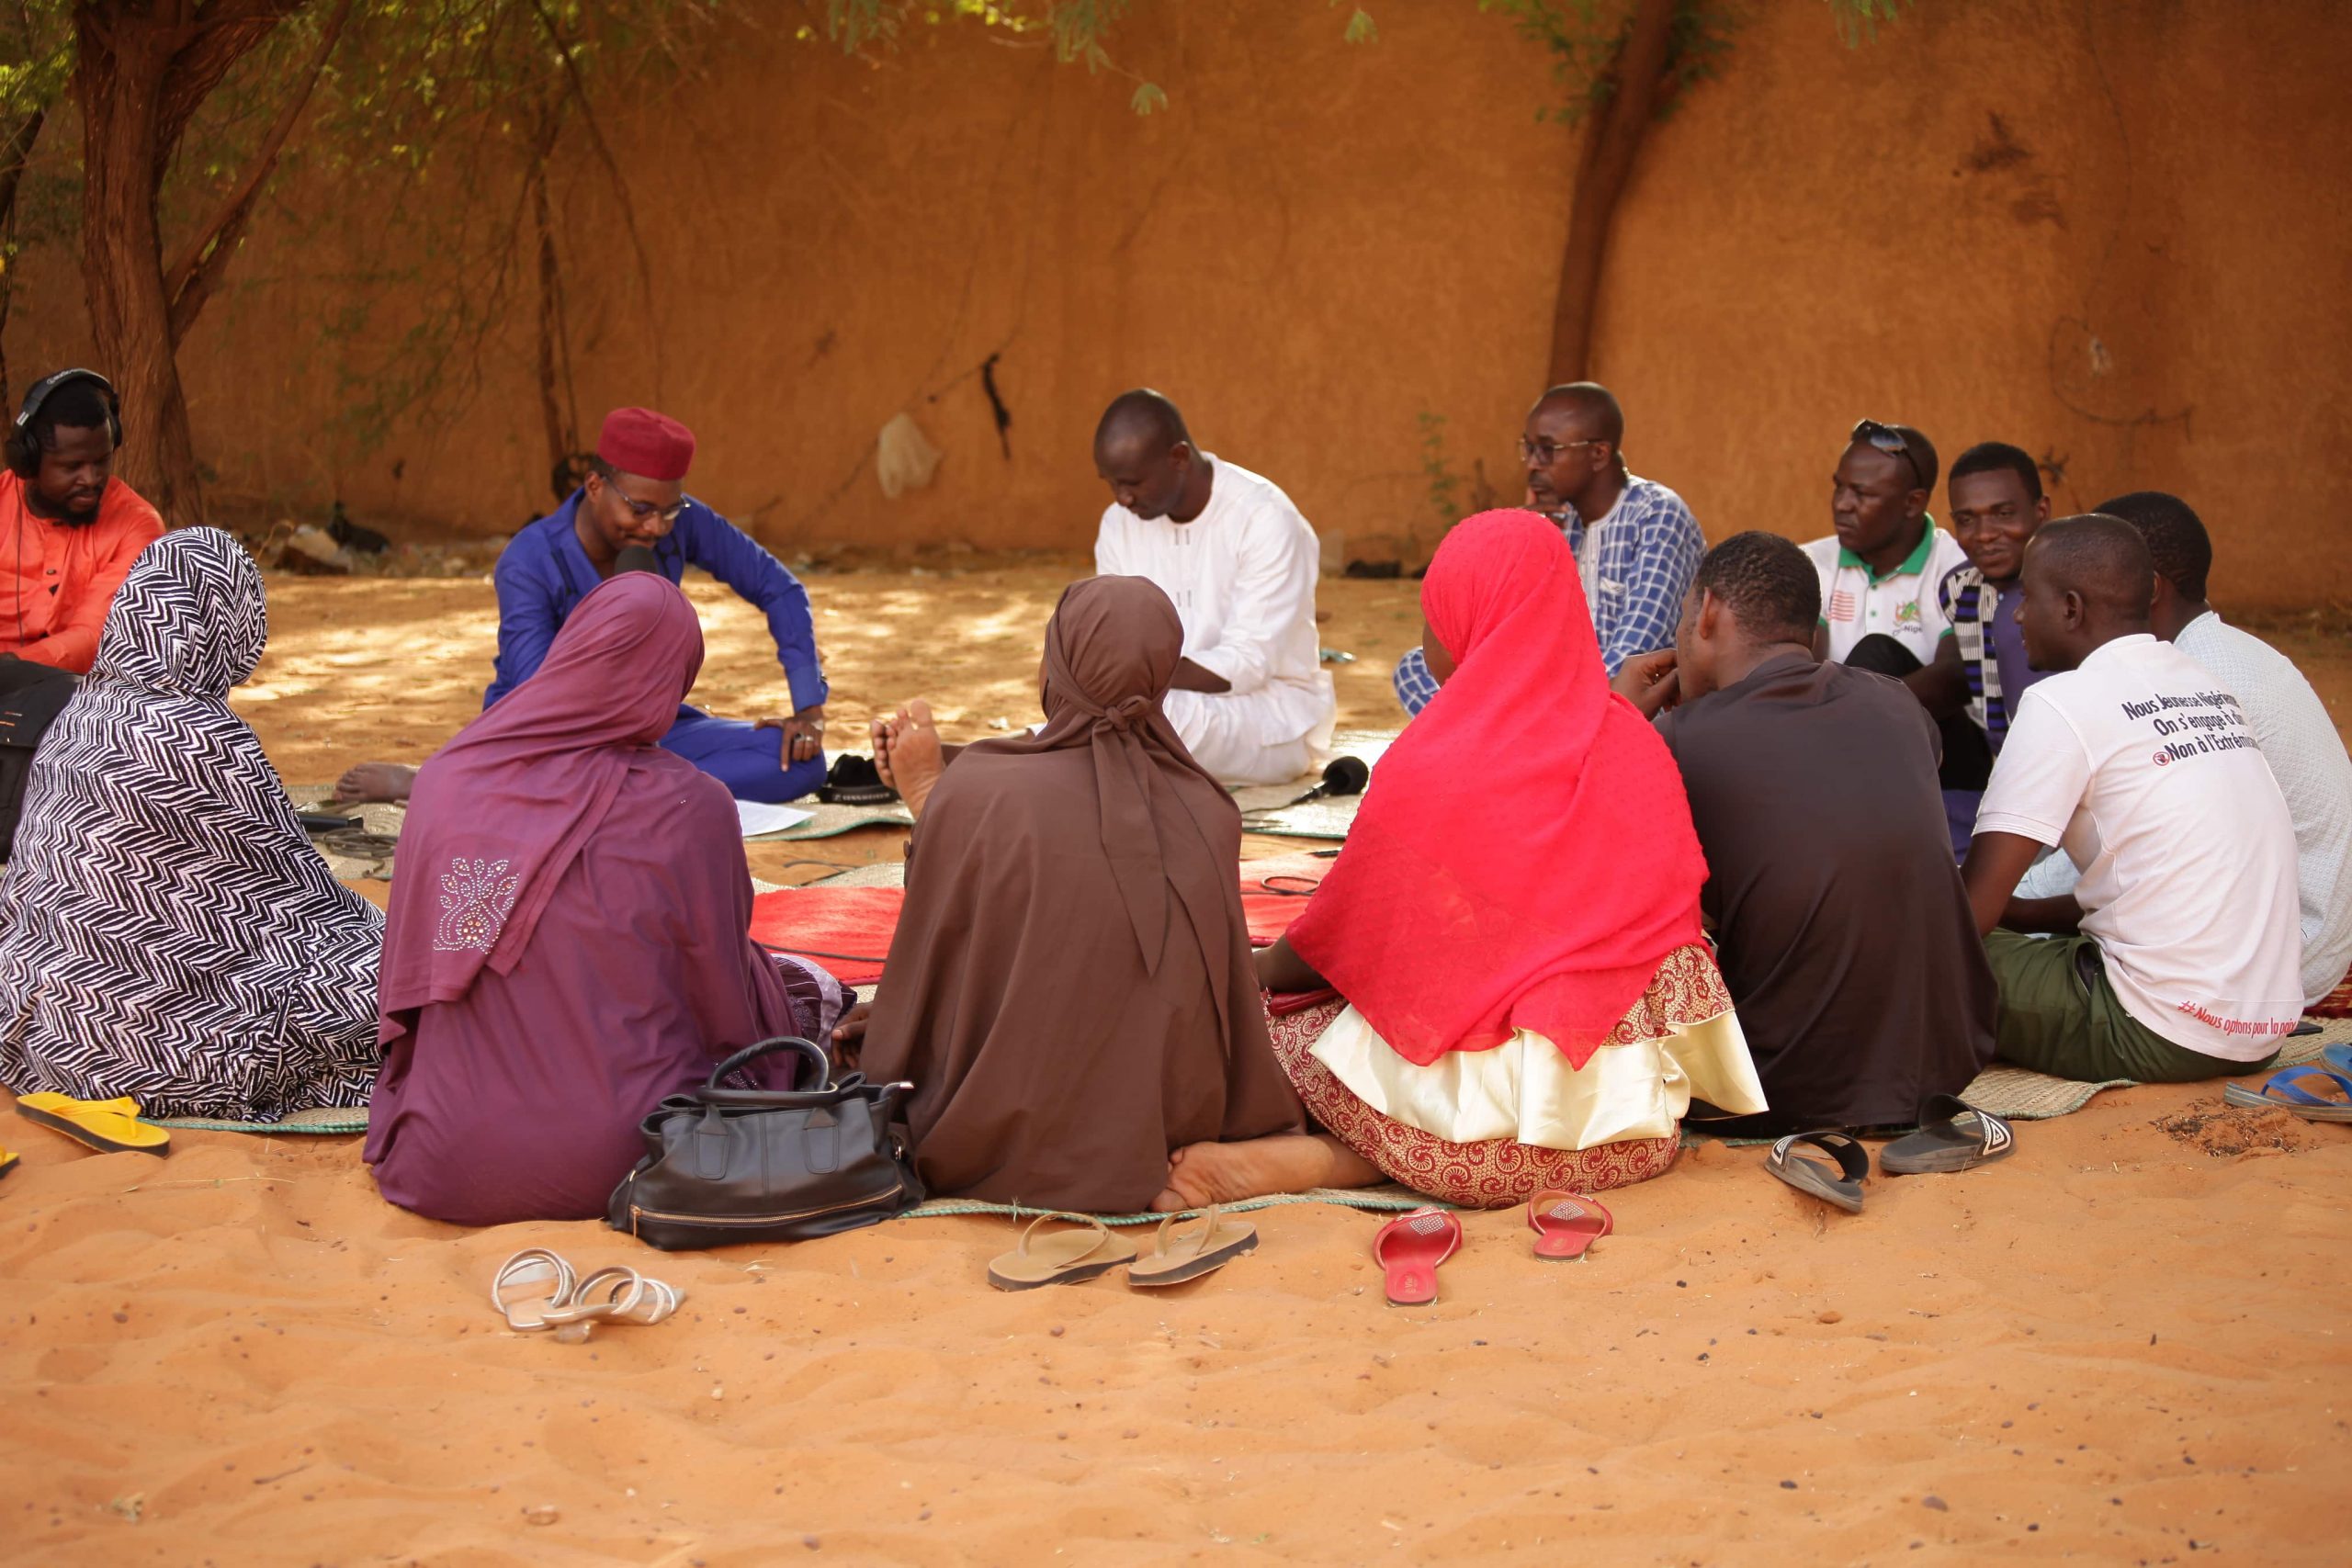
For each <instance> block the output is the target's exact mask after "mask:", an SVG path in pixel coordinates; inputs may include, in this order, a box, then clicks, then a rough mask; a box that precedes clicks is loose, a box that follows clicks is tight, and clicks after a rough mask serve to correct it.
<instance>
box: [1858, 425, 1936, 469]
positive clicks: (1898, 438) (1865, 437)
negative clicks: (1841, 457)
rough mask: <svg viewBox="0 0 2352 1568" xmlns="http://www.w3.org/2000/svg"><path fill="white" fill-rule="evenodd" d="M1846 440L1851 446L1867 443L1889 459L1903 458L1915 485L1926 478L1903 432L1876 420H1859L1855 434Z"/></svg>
mask: <svg viewBox="0 0 2352 1568" xmlns="http://www.w3.org/2000/svg"><path fill="white" fill-rule="evenodd" d="M1846 439H1847V441H1848V443H1849V444H1851V443H1853V442H1856V441H1867V442H1869V443H1870V444H1871V446H1874V447H1876V448H1877V449H1878V450H1880V451H1882V452H1883V453H1885V454H1886V455H1887V456H1888V457H1900V458H1902V459H1903V461H1904V462H1905V465H1907V466H1908V467H1909V468H1910V469H1911V482H1912V483H1913V484H1919V483H1921V482H1922V480H1923V479H1924V478H1925V476H1923V475H1922V474H1921V473H1920V472H1919V459H1918V458H1917V457H1913V456H1912V455H1911V443H1910V442H1908V441H1906V440H1905V439H1904V438H1903V432H1901V431H1899V430H1897V429H1895V428H1894V426H1893V425H1891V424H1881V423H1879V422H1878V421H1876V420H1874V419H1865V420H1858V421H1856V422H1855V424H1854V434H1851V435H1849V436H1848V437H1847V438H1846Z"/></svg>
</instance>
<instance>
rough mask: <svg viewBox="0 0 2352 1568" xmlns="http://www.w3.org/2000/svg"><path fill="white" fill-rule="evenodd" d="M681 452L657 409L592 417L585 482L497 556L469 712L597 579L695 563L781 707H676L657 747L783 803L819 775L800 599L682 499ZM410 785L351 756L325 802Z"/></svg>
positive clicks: (540, 648)
mask: <svg viewBox="0 0 2352 1568" xmlns="http://www.w3.org/2000/svg"><path fill="white" fill-rule="evenodd" d="M694 454H695V438H694V433H693V432H692V431H689V430H688V429H687V428H686V427H685V426H684V425H683V424H681V423H678V422H677V421H676V420H674V419H671V418H669V417H668V416H667V415H664V414H660V413H656V412H653V411H652V410H650V409H634V408H630V409H615V410H614V411H613V412H611V413H610V414H608V415H606V416H605V428H604V433H603V434H602V436H601V437H600V438H599V440H598V441H597V444H596V456H595V457H594V460H593V461H592V462H591V464H590V466H589V473H588V477H587V479H586V480H585V481H584V482H583V483H582V485H581V487H580V489H578V490H577V491H573V492H572V494H571V499H570V500H568V501H566V502H564V503H563V504H562V505H561V506H559V507H557V508H556V509H555V511H554V512H553V513H549V514H548V516H545V517H542V518H540V519H539V520H538V521H537V522H535V523H533V524H531V525H529V526H527V527H526V528H525V529H524V530H523V531H522V532H521V533H519V534H517V535H515V537H514V539H513V540H512V541H511V542H510V543H509V544H508V545H507V547H506V550H505V553H504V554H503V555H501V556H500V557H499V558H498V569H497V571H496V573H495V579H496V581H497V584H498V664H497V668H496V670H495V671H494V672H493V674H492V680H491V682H490V690H489V691H488V692H486V693H484V694H483V696H482V706H484V707H485V708H487V707H489V706H491V705H492V704H494V703H496V702H497V701H498V700H499V698H501V697H503V696H504V695H505V694H507V693H509V692H511V691H513V690H514V689H515V687H516V686H518V685H520V684H521V683H522V682H524V681H526V680H527V679H529V677H530V675H531V673H532V672H533V671H536V670H537V669H538V667H539V664H540V661H541V660H545V659H546V658H547V654H548V645H549V644H551V643H553V642H554V641H555V634H556V632H557V631H558V629H560V627H561V626H562V625H563V623H564V620H565V619H566V617H568V616H569V615H571V611H572V608H573V606H575V605H577V604H579V603H580V601H581V600H582V598H584V597H586V595H587V594H588V592H589V591H590V590H591V589H593V588H594V587H595V586H596V584H598V583H599V582H602V581H605V579H606V578H608V577H611V576H612V575H613V574H614V573H615V572H616V571H624V570H652V571H658V572H660V573H661V574H662V576H663V577H666V578H668V579H669V580H670V581H673V582H676V581H680V580H681V579H683V578H684V576H685V570H686V568H687V567H688V566H689V565H693V566H698V567H701V568H702V569H703V570H706V571H707V572H709V573H710V574H711V575H712V576H713V577H716V578H718V580H719V581H721V582H724V583H725V584H727V586H728V587H729V588H732V589H733V590H734V591H735V592H737V593H739V594H741V596H742V597H743V598H744V599H745V600H746V601H747V602H749V603H750V604H753V605H756V606H757V607H758V608H759V609H760V611H761V612H762V613H763V615H766V616H767V620H768V630H769V631H770V633H772V634H773V635H774V636H775V649H776V660H777V662H779V663H780V664H782V665H783V666H784V673H785V679H786V681H787V682H790V685H791V688H792V712H791V713H790V715H788V716H785V717H782V718H766V719H761V720H759V721H758V722H756V723H752V724H746V723H744V722H742V721H741V720H738V719H727V718H717V717H713V716H711V715H709V714H707V713H704V712H703V711H702V710H701V709H699V708H695V707H687V706H681V707H680V708H679V709H678V718H677V722H676V723H675V724H673V726H671V728H670V732H669V734H667V735H665V736H663V737H662V747H663V748H664V749H665V750H670V751H673V752H675V753H677V754H678V755H679V756H681V757H684V759H686V761H690V762H692V763H694V765H695V767H697V768H700V769H701V770H702V771H703V772H704V773H708V774H710V775H711V776H712V777H714V778H716V779H718V782H719V783H721V784H725V785H726V786H727V787H728V789H729V790H730V791H731V792H733V794H734V795H735V797H736V798H737V799H739V800H757V801H784V800H792V799H795V798H797V797H798V796H800V795H807V794H809V792H810V791H812V790H814V789H815V788H816V787H817V786H818V785H819V784H822V783H823V782H824V779H825V759H824V738H825V697H826V693H827V687H826V684H825V671H824V666H823V665H822V663H821V662H820V660H819V659H818V657H817V633H816V626H815V623H814V621H813V620H812V618H811V617H810V615H809V592H808V590H807V589H805V588H803V587H801V585H800V582H799V581H798V580H797V579H796V578H795V577H794V576H793V575H792V573H791V572H789V571H787V570H785V567H784V564H783V563H782V562H781V561H779V560H777V559H776V558H775V557H774V556H772V555H770V554H769V553H768V552H767V551H766V550H765V549H763V548H762V547H761V546H760V544H759V542H758V541H757V540H755V539H753V538H752V536H750V535H748V534H746V533H744V532H743V531H742V530H741V528H738V527H736V526H735V525H733V524H731V523H729V522H728V521H727V519H726V518H724V517H721V516H720V515H719V514H718V513H716V512H713V511H712V510H711V509H710V508H709V507H707V506H706V505H704V504H703V503H702V502H699V501H696V500H695V499H694V498H693V497H691V496H689V495H687V494H686V493H685V491H684V479H685V477H686V469H687V468H688V467H689V466H690V465H691V464H692V463H693V461H694ZM415 777H416V770H415V769H413V768H408V767H402V766H399V765H397V764H394V763H389V762H363V763H361V764H360V765H359V766H357V767H355V768H353V769H352V770H351V771H350V772H349V773H345V774H344V776H343V778H342V780H341V782H339V783H338V784H336V786H335V799H336V800H337V801H338V802H345V803H348V802H356V801H367V800H405V799H406V798H407V797H408V792H409V785H410V784H411V783H412V782H413V780H414V779H415Z"/></svg>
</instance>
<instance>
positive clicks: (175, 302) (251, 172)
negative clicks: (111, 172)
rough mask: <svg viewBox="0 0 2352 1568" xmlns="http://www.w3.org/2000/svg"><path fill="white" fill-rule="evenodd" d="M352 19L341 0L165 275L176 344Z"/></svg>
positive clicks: (346, 0)
mask: <svg viewBox="0 0 2352 1568" xmlns="http://www.w3.org/2000/svg"><path fill="white" fill-rule="evenodd" d="M350 15H351V0H337V4H336V6H335V8H334V15H332V16H330V17H328V18H327V20H326V26H324V27H323V28H320V30H319V42H318V47H317V48H315V49H313V50H312V51H311V59H310V62H309V63H308V64H307V65H305V66H304V67H303V70H302V75H301V79H300V83H299V84H298V85H296V87H295V89H294V92H293V94H292V96H289V97H288V99H287V100H286V106H285V107H283V108H281V109H279V110H278V112H277V121H276V123H274V124H273V125H271V126H270V128H269V133H268V134H267V135H266V136H264V137H263V138H262V141H261V146H260V147H259V148H258V149H257V150H255V152H254V156H253V160H252V162H251V163H249V164H247V165H246V167H245V172H244V174H243V175H242V176H241V177H240V178H239V179H238V181H237V183H236V184H235V185H234V186H232V187H231V188H230V191H229V195H228V197H227V198H226V199H225V200H223V201H222V202H221V204H220V209H219V210H218V211H216V212H214V213H213V215H212V217H211V218H210V219H209V220H208V221H207V222H205V223H204V224H203V225H202V226H201V227H199V228H198V230H197V231H196V233H195V234H194V236H193V237H191V238H190V240H189V241H188V244H187V249H186V250H184V251H182V252H181V253H180V257H179V259H178V260H177V261H175V262H174V263H173V264H172V265H171V266H170V267H169V268H167V269H166V270H165V271H164V299H165V300H166V301H168V302H169V303H170V306H171V311H172V344H173V346H174V347H177V346H178V345H179V344H180V343H181V341H182V340H183V339H185V338H186V337H187V332H188V329H189V328H190V327H192V326H194V325H195V324H196V318H197V317H198V314H200V313H201V312H202V311H203V310H204V302H205V301H206V300H207V299H210V298H211V297H212V293H213V290H214V289H216V288H219V287H220V274H221V272H222V270H223V269H224V268H226V267H227V265H228V264H229V258H230V256H231V255H232V254H234V253H235V251H236V248H237V241H238V240H239V239H240V238H241V237H242V236H243V233H244V229H245V224H246V223H247V222H248V221H249V220H251V219H252V217H253V210H254V201H255V200H256V199H258V198H259V197H260V196H261V189H262V186H264V185H266V184H267V183H268V181H269V176H270V174H271V172H272V171H274V170H275V169H276V168H277V158H278V154H279V153H280V152H284V151H285V149H286V139H287V138H288V137H289V136H291V135H292V134H293V133H294V124H295V121H297V120H298V119H300V118H301V115H302V108H303V106H304V105H306V104H308V103H309V102H310V101H311V92H312V91H313V90H314V89H315V88H316V87H317V86H318V85H319V77H320V75H321V74H322V73H323V72H324V71H325V70H326V63H327V56H329V55H330V54H333V53H334V46H335V43H336V41H337V40H338V39H341V38H342V36H343V24H344V22H345V19H346V18H348V17H350Z"/></svg>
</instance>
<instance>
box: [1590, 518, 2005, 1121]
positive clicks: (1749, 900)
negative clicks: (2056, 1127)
mask: <svg viewBox="0 0 2352 1568" xmlns="http://www.w3.org/2000/svg"><path fill="white" fill-rule="evenodd" d="M1820 615H1821V586H1820V579H1819V574H1818V573H1817V572H1816V571H1815V569H1814V567H1813V564H1812V562H1810V561H1809V560H1807V559H1806V558H1805V556H1804V552H1803V551H1802V550H1800V549H1798V547H1796V546H1794V545H1792V544H1791V543H1789V542H1788V541H1787V540H1785V539H1782V538H1780V537H1778V536H1773V535H1770V534H1755V533H1750V534H1740V535H1737V536H1734V537H1732V538H1729V539H1726V540H1724V542H1723V543H1722V544H1720V545H1717V546H1716V547H1714V548H1713V549H1712V550H1710V551H1708V552H1707V556H1706V558H1705V559H1704V560H1703V561H1702V562H1701V563H1700V567H1699V576H1698V580H1697V581H1696V582H1695V583H1694V584H1693V585H1692V587H1691V592H1690V594H1689V596H1688V597H1687V598H1686V599H1685V601H1684V603H1683V609H1682V624H1681V626H1680V628H1679V631H1678V632H1677V633H1676V636H1675V646H1674V648H1673V649H1668V650H1664V651H1662V652H1659V653H1656V654H1650V655H1647V656H1645V658H1642V659H1637V660H1629V661H1628V662H1627V663H1626V665H1625V668H1624V670H1623V672H1622V673H1621V674H1620V675H1619V677H1618V682H1617V689H1618V690H1619V692H1620V693H1621V694H1623V695H1625V696H1627V697H1628V698H1630V699H1631V700H1632V701H1633V702H1634V704H1635V705H1636V706H1638V707H1640V708H1642V709H1643V711H1644V712H1645V713H1650V714H1655V715H1657V728H1658V733H1659V734H1660V735H1661V736H1662V737H1664V739H1665V740H1666V743H1667V747H1668V750H1671V751H1672V752H1673V753H1674V760H1675V761H1676V763H1677V764H1678V765H1679V767H1680V768H1681V770H1682V782H1683V787H1684V788H1685V789H1686V790H1687V791H1688V792H1689V794H1690V797H1691V820H1692V821H1693V823H1695V824H1696V826H1697V828H1698V830H1699V844H1700V847H1701V849H1702V850H1703V851H1704V852H1705V853H1706V857H1707V868H1708V877H1707V884H1706V886H1705V888H1704V889H1703V890H1702V893H1701V895H1700V902H1701V907H1702V909H1703V911H1704V913H1705V915H1706V917H1707V920H1708V922H1709V924H1710V925H1711V926H1712V928H1713V931H1714V936H1715V942H1716V944H1717V948H1718V950H1719V951H1718V954H1717V957H1718V961H1719V962H1720V963H1721V964H1722V966H1723V972H1724V980H1725V981H1726V982H1727V983H1728V984H1729V986H1730V987H1731V994H1732V999H1733V1000H1734V1001H1735V1002H1736V1004H1737V1005H1738V1009H1739V1021H1740V1026H1741V1028H1742V1030H1743V1031H1744V1032H1746V1034H1747V1043H1748V1048H1749V1050H1750V1051H1751V1052H1752V1053H1753V1054H1754V1055H1755V1058H1756V1066H1757V1072H1758V1077H1760V1078H1761V1079H1762V1080H1763V1084H1764V1093H1765V1098H1766V1099H1767V1100H1769V1101H1770V1104H1771V1109H1770V1111H1765V1112H1762V1113H1760V1114H1758V1115H1755V1116H1744V1117H1739V1118H1736V1119H1720V1120H1708V1119H1707V1118H1708V1114H1709V1112H1708V1109H1707V1108H1706V1107H1705V1106H1703V1105H1693V1106H1692V1107H1691V1119H1690V1123H1689V1124H1690V1125H1691V1126H1692V1127H1695V1128H1699V1129H1701V1130H1703V1131H1708V1132H1714V1133H1719V1134H1723V1135H1724V1136H1739V1137H1760V1136H1778V1135H1779V1134H1783V1133H1791V1132H1801V1131H1806V1130H1812V1129H1818V1128H1825V1127H1843V1128H1849V1129H1851V1128H1856V1127H1873V1126H1894V1125H1908V1124H1910V1123H1911V1122H1915V1121H1917V1117H1918V1112H1919V1108H1920V1105H1921V1104H1922V1102H1924V1101H1925V1100H1928V1098H1929V1097H1931V1096H1933V1095H1938V1094H1957V1093H1958V1092H1960V1090H1961V1089H1964V1088H1966V1087H1967V1085H1968V1082H1969V1080H1970V1079H1972V1078H1973V1077H1975V1076H1976V1074H1977V1072H1978V1071H1979V1070H1980V1069H1981V1068H1983V1067H1984V1066H1985V1064H1986V1063H1988V1062H1990V1061H1991V1060H1992V1059H1993V1021H1994V1015H1995V1009H1996V1002H1997V996H1996V991H1995V988H1994V983H1993V976H1992V971H1991V970H1990V969H1989V968H1988V967H1987V966H1986V964H1985V949H1984V945H1983V944H1982V943H1981V942H1979V941H1978V940H1977V936H1976V925H1975V921H1974V919H1973V917H1972V915H1971V914H1970V911H1969V905H1968V897H1967V895H1966V893H1965V892H1964V891H1963V889H1962V886H1961V882H1960V873H1959V870H1958V868H1957V867H1955V866H1954V865H1953V864H1952V860H1951V847H1950V844H1949V841H1948V839H1947V836H1946V832H1945V826H1944V810H1943V797H1942V795H1940V794H1939V791H1938V788H1937V784H1936V769H1937V764H1938V760H1939V753H1940V747H1939V741H1938V739H1937V733H1936V725H1935V721H1934V720H1932V719H1930V718H1929V717H1928V715H1927V711H1926V710H1925V709H1924V708H1922V707H1921V706H1920V705H1919V704H1918V702H1917V699H1916V698H1914V697H1913V696H1912V695H1911V694H1910V693H1909V692H1908V691H1907V690H1905V687H1904V686H1903V684H1902V683H1901V682H1896V681H1893V680H1890V679H1888V678H1887V677H1885V676H1883V675H1875V674H1872V673H1871V672H1870V671H1864V670H1856V669H1853V668H1851V667H1849V666H1847V665H1843V664H1834V663H1826V662H1818V661H1816V660H1815V657H1814V652H1813V636H1814V630H1815V626H1817V625H1818V624H1819V621H1820ZM1668 709H1670V710H1671V711H1668Z"/></svg>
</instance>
